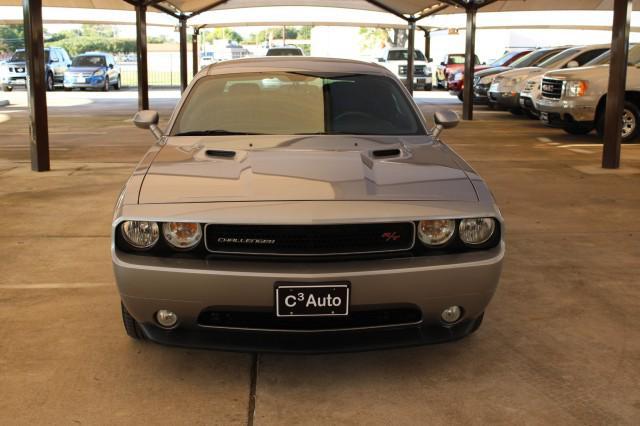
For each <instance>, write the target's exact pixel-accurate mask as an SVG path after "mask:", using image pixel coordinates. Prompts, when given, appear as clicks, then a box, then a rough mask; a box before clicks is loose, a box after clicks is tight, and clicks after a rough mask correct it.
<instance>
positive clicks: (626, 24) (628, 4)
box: [602, 0, 633, 169]
mask: <svg viewBox="0 0 640 426" xmlns="http://www.w3.org/2000/svg"><path fill="white" fill-rule="evenodd" d="M632 10H633V1H632V0H615V2H614V4H613V28H612V30H611V32H612V34H611V62H610V64H611V65H610V66H609V90H608V92H607V101H606V102H607V103H606V109H605V122H604V146H603V150H602V167H603V168H605V169H617V168H619V167H620V142H621V139H622V135H621V133H622V119H621V117H622V114H623V112H624V97H625V88H626V81H627V64H628V57H629V30H630V26H631V12H632Z"/></svg>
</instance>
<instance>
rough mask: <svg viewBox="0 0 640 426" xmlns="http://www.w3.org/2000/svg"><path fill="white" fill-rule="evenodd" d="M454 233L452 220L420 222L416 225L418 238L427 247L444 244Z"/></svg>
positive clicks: (454, 227)
mask: <svg viewBox="0 0 640 426" xmlns="http://www.w3.org/2000/svg"><path fill="white" fill-rule="evenodd" d="M455 231H456V221H455V220H453V219H436V220H421V221H420V222H419V223H418V238H419V239H420V241H422V244H424V245H427V246H441V245H443V244H446V243H447V242H448V241H449V240H450V239H451V237H453V234H455Z"/></svg>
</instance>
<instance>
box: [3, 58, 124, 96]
mask: <svg viewBox="0 0 640 426" xmlns="http://www.w3.org/2000/svg"><path fill="white" fill-rule="evenodd" d="M44 62H45V79H46V80H45V83H46V87H47V91H53V90H55V89H56V87H60V86H62V87H63V88H64V89H65V90H72V89H76V88H78V89H98V90H105V91H106V90H109V89H110V88H112V87H113V88H114V89H116V90H118V89H120V87H121V86H122V79H121V76H120V67H119V66H118V65H117V64H116V62H115V60H114V58H113V56H112V55H111V54H110V53H104V52H87V53H83V54H81V55H78V56H76V57H75V58H73V60H72V59H71V57H70V56H69V54H68V53H67V51H66V50H65V49H63V48H61V47H47V48H45V49H44ZM26 84H27V61H26V52H25V50H24V49H18V50H16V52H15V53H14V54H13V56H12V57H11V58H10V59H9V60H8V61H7V62H5V63H4V64H2V66H0V86H2V90H3V91H5V92H8V91H11V90H13V88H14V87H21V86H26Z"/></svg>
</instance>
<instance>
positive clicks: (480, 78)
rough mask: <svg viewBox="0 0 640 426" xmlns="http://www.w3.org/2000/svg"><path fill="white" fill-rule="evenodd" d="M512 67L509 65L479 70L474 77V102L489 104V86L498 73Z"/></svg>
mask: <svg viewBox="0 0 640 426" xmlns="http://www.w3.org/2000/svg"><path fill="white" fill-rule="evenodd" d="M510 69H511V68H509V67H495V68H487V69H485V70H482V71H478V72H477V73H476V74H475V76H474V77H473V103H474V104H476V105H488V104H489V88H490V87H491V83H493V79H494V78H495V77H496V76H497V75H498V74H500V73H503V72H505V71H509V70H510Z"/></svg>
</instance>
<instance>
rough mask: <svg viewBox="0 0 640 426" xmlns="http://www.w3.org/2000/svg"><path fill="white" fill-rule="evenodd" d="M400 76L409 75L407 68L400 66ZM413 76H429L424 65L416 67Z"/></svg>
mask: <svg viewBox="0 0 640 426" xmlns="http://www.w3.org/2000/svg"><path fill="white" fill-rule="evenodd" d="M398 74H400V75H407V66H406V65H399V66H398ZM413 75H414V77H424V76H426V75H427V73H426V67H425V66H424V65H416V66H414V67H413Z"/></svg>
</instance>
